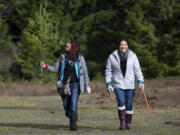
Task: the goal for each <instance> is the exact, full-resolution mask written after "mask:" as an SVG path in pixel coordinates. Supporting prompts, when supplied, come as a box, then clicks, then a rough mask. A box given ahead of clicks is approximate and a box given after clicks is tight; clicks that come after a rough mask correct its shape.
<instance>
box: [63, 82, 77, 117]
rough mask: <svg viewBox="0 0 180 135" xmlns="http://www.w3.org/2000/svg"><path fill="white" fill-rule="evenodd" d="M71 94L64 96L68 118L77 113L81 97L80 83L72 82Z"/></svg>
mask: <svg viewBox="0 0 180 135" xmlns="http://www.w3.org/2000/svg"><path fill="white" fill-rule="evenodd" d="M70 89H71V95H70V96H65V97H63V98H62V100H63V105H64V110H65V113H66V116H67V117H68V118H70V117H71V115H72V114H75V115H77V102H78V99H79V83H70Z"/></svg>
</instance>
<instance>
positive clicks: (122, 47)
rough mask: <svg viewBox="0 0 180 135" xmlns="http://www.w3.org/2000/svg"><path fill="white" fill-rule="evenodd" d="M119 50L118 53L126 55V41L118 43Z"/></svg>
mask: <svg viewBox="0 0 180 135" xmlns="http://www.w3.org/2000/svg"><path fill="white" fill-rule="evenodd" d="M119 50H120V52H122V53H126V51H127V50H128V44H127V42H126V41H124V40H122V41H121V42H120V45H119Z"/></svg>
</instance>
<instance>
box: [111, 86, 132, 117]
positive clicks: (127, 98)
mask: <svg viewBox="0 0 180 135" xmlns="http://www.w3.org/2000/svg"><path fill="white" fill-rule="evenodd" d="M114 92H115V94H116V97H117V101H118V110H124V109H125V110H126V113H130V114H132V113H133V111H132V110H133V97H134V90H132V89H130V90H122V89H115V90H114Z"/></svg>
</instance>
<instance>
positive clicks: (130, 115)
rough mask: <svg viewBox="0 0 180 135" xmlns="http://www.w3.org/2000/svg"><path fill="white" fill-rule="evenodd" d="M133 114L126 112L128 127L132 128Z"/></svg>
mask: <svg viewBox="0 0 180 135" xmlns="http://www.w3.org/2000/svg"><path fill="white" fill-rule="evenodd" d="M131 121H132V114H126V128H127V129H131Z"/></svg>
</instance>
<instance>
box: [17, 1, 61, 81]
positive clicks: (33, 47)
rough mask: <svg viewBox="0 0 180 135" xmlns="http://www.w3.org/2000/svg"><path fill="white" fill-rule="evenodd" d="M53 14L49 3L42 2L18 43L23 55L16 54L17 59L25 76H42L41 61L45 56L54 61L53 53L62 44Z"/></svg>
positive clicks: (29, 20)
mask: <svg viewBox="0 0 180 135" xmlns="http://www.w3.org/2000/svg"><path fill="white" fill-rule="evenodd" d="M51 15H52V14H51V12H48V10H47V4H46V3H44V4H42V3H41V4H40V6H39V10H38V11H37V12H36V13H35V17H34V18H29V19H28V25H27V27H26V28H25V30H24V31H23V33H22V37H21V41H20V42H19V43H18V46H19V48H20V50H21V52H22V55H21V56H17V55H16V60H17V63H18V64H20V66H21V69H22V72H23V73H24V75H25V77H28V78H34V77H40V71H41V72H42V69H41V70H40V68H39V67H40V61H41V60H43V59H44V58H47V59H49V61H54V56H53V53H54V52H55V51H56V50H57V49H59V46H60V45H59V42H58V40H59V33H58V30H57V26H56V25H55V24H54V23H53V20H52V19H51ZM41 77H42V74H41Z"/></svg>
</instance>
